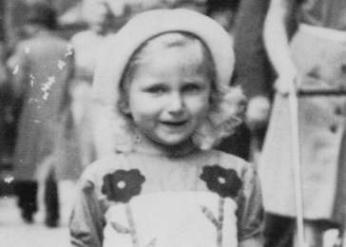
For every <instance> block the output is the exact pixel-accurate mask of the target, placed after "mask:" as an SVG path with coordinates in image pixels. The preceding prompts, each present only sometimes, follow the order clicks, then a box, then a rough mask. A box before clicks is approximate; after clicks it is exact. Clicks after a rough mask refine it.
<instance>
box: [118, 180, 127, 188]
mask: <svg viewBox="0 0 346 247" xmlns="http://www.w3.org/2000/svg"><path fill="white" fill-rule="evenodd" d="M117 186H118V188H119V189H124V188H125V187H126V183H125V181H119V182H118V183H117Z"/></svg>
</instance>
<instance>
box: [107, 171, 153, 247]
mask: <svg viewBox="0 0 346 247" xmlns="http://www.w3.org/2000/svg"><path fill="white" fill-rule="evenodd" d="M144 181H145V177H144V176H143V175H142V174H141V172H140V171H139V170H138V169H131V170H128V171H126V170H116V171H115V172H113V173H111V174H106V175H105V176H104V177H103V185H102V188H101V191H102V193H103V194H105V195H106V196H107V199H108V200H110V201H113V202H122V203H124V206H125V215H126V218H127V221H128V226H126V225H122V224H120V223H117V222H110V225H111V226H112V227H113V229H114V230H115V231H116V232H118V233H120V234H128V235H129V236H130V238H131V241H132V245H133V247H140V246H141V245H140V243H139V239H138V233H137V227H136V222H135V219H134V214H133V212H132V208H131V205H130V203H129V202H130V200H131V198H133V197H134V196H137V195H139V194H140V192H141V190H142V184H143V183H144ZM155 241H156V239H153V240H152V241H151V242H150V243H149V244H147V245H146V247H147V246H155V243H156V242H155Z"/></svg>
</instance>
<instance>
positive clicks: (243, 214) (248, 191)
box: [237, 167, 264, 242]
mask: <svg viewBox="0 0 346 247" xmlns="http://www.w3.org/2000/svg"><path fill="white" fill-rule="evenodd" d="M243 184H244V186H243V189H242V192H241V195H240V197H239V201H238V212H237V216H238V239H239V242H241V241H244V240H247V239H250V238H255V237H256V238H257V237H261V233H262V230H263V229H262V228H263V216H264V214H263V205H262V193H261V189H260V183H259V179H258V176H257V173H256V172H255V170H254V169H252V168H251V167H247V168H246V170H245V171H244V173H243Z"/></svg>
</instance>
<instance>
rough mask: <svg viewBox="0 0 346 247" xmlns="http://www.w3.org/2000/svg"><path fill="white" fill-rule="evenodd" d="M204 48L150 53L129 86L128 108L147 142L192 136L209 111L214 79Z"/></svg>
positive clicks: (178, 141) (179, 140)
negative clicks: (209, 70) (203, 52)
mask: <svg viewBox="0 0 346 247" xmlns="http://www.w3.org/2000/svg"><path fill="white" fill-rule="evenodd" d="M202 64H203V56H202V53H201V50H200V49H194V48H193V47H192V46H182V47H171V48H166V49H162V50H160V51H157V52H154V53H152V54H150V55H149V54H148V55H147V56H146V57H144V59H143V60H142V61H141V62H140V64H139V66H138V68H137V69H136V70H135V74H134V77H133V79H132V80H131V82H130V85H129V86H128V109H127V110H126V111H127V112H128V113H129V114H131V116H132V118H133V121H134V123H135V125H136V127H137V129H138V130H139V132H140V133H141V134H142V138H144V139H145V141H149V142H151V143H155V144H160V145H164V146H175V145H180V144H183V143H185V142H186V141H189V140H190V139H191V136H192V135H193V133H194V131H195V130H196V128H198V127H199V125H200V124H201V123H202V122H203V121H204V118H205V117H206V115H207V112H208V110H209V100H210V93H211V82H210V79H209V78H208V76H207V73H206V69H205V68H204V67H205V66H202Z"/></svg>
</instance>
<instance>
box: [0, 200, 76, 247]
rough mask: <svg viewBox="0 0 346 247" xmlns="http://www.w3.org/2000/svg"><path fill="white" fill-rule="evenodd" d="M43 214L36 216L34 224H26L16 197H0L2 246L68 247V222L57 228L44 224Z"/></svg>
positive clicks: (0, 239) (0, 238) (0, 235)
mask: <svg viewBox="0 0 346 247" xmlns="http://www.w3.org/2000/svg"><path fill="white" fill-rule="evenodd" d="M42 215H43V214H42V213H40V212H39V213H37V214H36V215H35V222H34V223H33V224H26V223H24V222H23V221H22V219H21V217H20V212H19V210H18V208H17V205H16V200H15V198H14V197H0V246H3V247H47V246H49V247H68V246H69V235H68V229H67V224H66V222H62V223H61V224H60V226H59V227H57V228H48V227H46V226H45V225H44V223H43V216H42Z"/></svg>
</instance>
